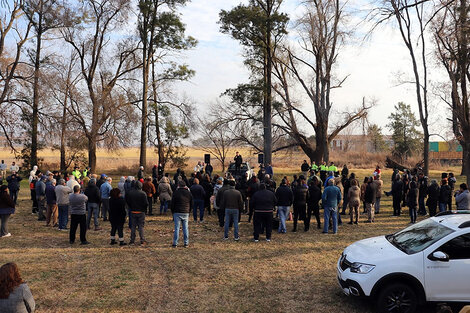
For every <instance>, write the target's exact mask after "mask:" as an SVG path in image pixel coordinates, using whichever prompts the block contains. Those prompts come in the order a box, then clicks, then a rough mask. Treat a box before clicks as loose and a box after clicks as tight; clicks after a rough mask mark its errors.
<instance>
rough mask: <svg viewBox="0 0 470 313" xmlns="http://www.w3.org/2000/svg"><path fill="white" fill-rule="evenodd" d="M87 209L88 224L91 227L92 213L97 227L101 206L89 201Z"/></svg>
mask: <svg viewBox="0 0 470 313" xmlns="http://www.w3.org/2000/svg"><path fill="white" fill-rule="evenodd" d="M87 210H88V216H87V218H86V226H87V227H88V228H90V222H91V215H92V214H93V222H94V223H95V227H98V226H99V223H98V214H99V212H100V206H99V205H98V203H88V204H87Z"/></svg>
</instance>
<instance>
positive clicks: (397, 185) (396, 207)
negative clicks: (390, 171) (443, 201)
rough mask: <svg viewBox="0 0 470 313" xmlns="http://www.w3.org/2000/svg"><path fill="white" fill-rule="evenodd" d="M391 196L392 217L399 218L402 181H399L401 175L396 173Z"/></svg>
mask: <svg viewBox="0 0 470 313" xmlns="http://www.w3.org/2000/svg"><path fill="white" fill-rule="evenodd" d="M438 187H439V186H438ZM391 194H392V202H393V216H400V214H401V199H402V198H403V181H402V180H401V175H400V174H398V173H397V174H396V175H395V180H394V181H393V183H392V191H391Z"/></svg>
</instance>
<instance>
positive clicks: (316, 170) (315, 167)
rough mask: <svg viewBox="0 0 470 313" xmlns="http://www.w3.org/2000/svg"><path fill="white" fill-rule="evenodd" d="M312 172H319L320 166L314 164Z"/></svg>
mask: <svg viewBox="0 0 470 313" xmlns="http://www.w3.org/2000/svg"><path fill="white" fill-rule="evenodd" d="M312 170H313V171H314V172H315V173H316V172H318V166H317V165H316V164H315V162H313V163H312Z"/></svg>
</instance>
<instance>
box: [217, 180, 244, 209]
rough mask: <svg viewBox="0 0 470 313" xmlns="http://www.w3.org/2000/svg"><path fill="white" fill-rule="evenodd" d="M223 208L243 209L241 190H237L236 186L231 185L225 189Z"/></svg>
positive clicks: (221, 205)
mask: <svg viewBox="0 0 470 313" xmlns="http://www.w3.org/2000/svg"><path fill="white" fill-rule="evenodd" d="M220 208H221V209H222V210H225V209H237V210H242V209H243V198H242V194H241V193H240V191H238V190H236V189H235V187H233V186H231V187H229V189H227V190H225V192H224V197H223V199H222V202H221V204H220Z"/></svg>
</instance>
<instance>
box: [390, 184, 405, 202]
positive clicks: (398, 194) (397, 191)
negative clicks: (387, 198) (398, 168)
mask: <svg viewBox="0 0 470 313" xmlns="http://www.w3.org/2000/svg"><path fill="white" fill-rule="evenodd" d="M392 196H393V197H394V198H398V199H401V198H402V197H403V181H402V180H395V181H394V182H393V183H392Z"/></svg>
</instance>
